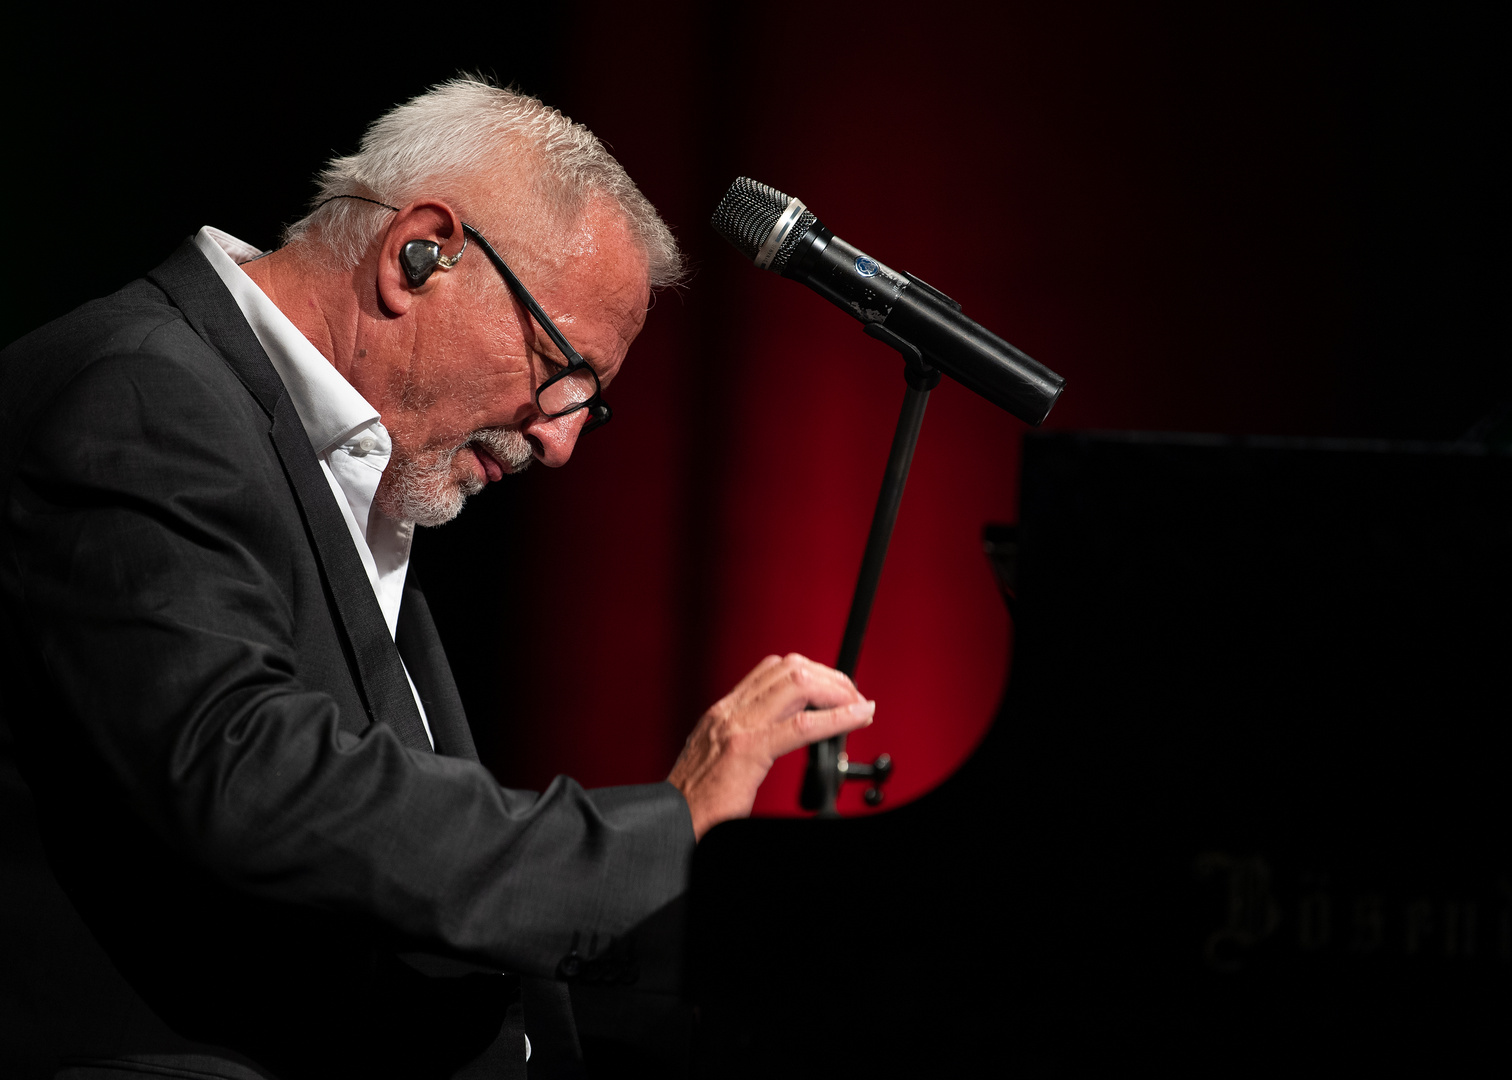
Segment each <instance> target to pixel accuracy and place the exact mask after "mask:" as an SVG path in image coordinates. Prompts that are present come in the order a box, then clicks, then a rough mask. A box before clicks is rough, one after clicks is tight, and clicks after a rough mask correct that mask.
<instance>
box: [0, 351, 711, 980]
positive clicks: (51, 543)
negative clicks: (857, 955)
mask: <svg viewBox="0 0 1512 1080" xmlns="http://www.w3.org/2000/svg"><path fill="white" fill-rule="evenodd" d="M226 390H227V388H226V385H225V383H224V382H222V381H219V378H218V376H217V375H216V374H215V373H214V372H210V373H207V372H206V370H205V369H204V365H198V366H197V365H193V364H187V363H184V362H182V361H180V360H175V359H173V358H172V356H170V355H158V354H153V353H151V352H150V351H138V352H136V353H133V354H131V355H126V356H113V357H108V358H105V359H103V360H101V361H99V362H96V363H94V364H92V365H91V366H89V367H88V368H86V369H85V370H84V371H83V372H82V373H81V374H80V375H78V376H77V377H76V378H74V379H73V380H72V381H71V382H70V383H69V384H68V385H67V386H66V387H65V388H64V390H63V391H62V393H61V394H60V395H58V396H57V398H56V399H55V400H54V401H53V402H52V403H51V404H50V405H49V406H48V407H47V408H46V409H45V410H43V411H42V412H41V414H40V416H39V419H38V420H37V422H36V424H35V427H34V428H33V429H32V431H31V432H30V433H29V434H28V435H27V436H26V437H25V439H24V451H23V453H22V455H21V457H20V459H19V461H18V463H17V467H16V470H15V472H14V475H13V476H12V478H11V482H10V485H9V488H8V490H7V491H6V492H5V504H4V519H3V522H0V529H3V537H0V542H3V551H0V593H3V599H4V604H5V607H6V613H7V615H8V617H9V618H10V620H11V623H12V631H13V633H14V634H15V635H16V640H17V641H18V642H20V643H21V648H22V654H21V656H20V665H21V666H22V667H24V668H25V669H26V670H25V672H24V674H23V675H21V676H19V677H24V678H26V679H28V680H30V681H31V682H32V683H33V684H34V685H35V686H36V687H38V688H39V690H38V693H36V694H34V695H33V700H35V701H45V702H47V703H48V706H49V707H48V708H47V709H46V710H45V715H43V714H38V715H33V716H30V717H17V718H16V720H17V723H18V724H21V725H28V724H29V725H59V726H61V728H62V729H63V731H64V732H65V733H66V736H67V741H68V742H69V743H70V744H75V745H77V746H78V747H79V748H80V751H79V752H81V753H83V754H86V755H89V756H90V757H91V758H92V759H93V760H94V762H95V763H96V764H97V765H98V766H99V771H100V773H101V774H102V775H103V776H104V777H105V778H106V782H107V784H108V786H109V789H110V790H108V791H102V792H99V793H97V795H98V797H99V799H100V802H101V806H102V807H117V806H118V807H120V808H122V812H124V813H128V814H131V815H135V816H137V817H138V818H140V820H141V822H142V823H143V824H144V825H145V827H146V828H147V829H149V830H150V832H151V833H152V834H153V835H154V836H156V837H157V838H158V840H159V841H160V842H161V843H162V844H164V845H166V846H167V847H168V848H169V849H171V850H172V851H173V852H174V853H175V854H176V856H177V857H178V858H181V859H183V860H186V861H187V862H188V863H190V864H192V865H194V866H196V867H199V868H201V869H203V870H204V871H206V872H208V873H209V874H211V875H213V876H214V878H216V879H217V880H219V881H221V882H223V883H224V884H225V885H227V886H229V887H230V888H232V889H233V890H236V891H239V892H242V893H245V894H249V895H252V896H256V897H260V898H263V899H266V900H273V901H276V902H281V903H286V904H289V905H296V906H303V907H308V908H313V909H319V910H321V911H324V912H332V913H337V914H343V915H357V916H360V917H361V918H363V919H364V920H370V921H372V922H373V923H375V924H376V925H377V926H379V927H380V928H382V929H383V930H384V931H386V932H388V933H390V934H392V935H394V936H395V938H396V939H399V940H403V941H405V942H407V943H411V944H418V945H420V946H422V947H426V948H431V949H436V950H440V951H444V952H447V953H451V954H454V955H458V956H462V957H467V958H470V959H474V960H477V961H480V962H484V963H487V964H490V965H497V966H500V967H503V968H505V969H508V970H512V971H517V972H521V973H525V974H533V975H551V974H554V973H557V971H558V969H559V966H560V965H561V964H562V961H563V958H564V956H567V955H568V954H569V952H570V951H571V950H572V948H573V944H574V942H577V941H581V942H583V943H585V944H586V943H587V942H588V941H590V940H592V939H595V938H596V939H599V940H603V941H607V940H610V939H614V938H616V937H621V936H623V935H625V934H626V933H628V932H630V931H631V930H632V928H633V927H635V926H636V925H638V924H641V923H644V922H645V921H646V920H648V919H649V918H650V917H651V916H652V915H653V914H654V913H656V912H658V911H661V910H664V909H666V908H667V907H668V905H669V904H671V903H672V902H673V901H674V900H675V899H676V897H677V896H678V894H679V893H680V892H681V891H682V889H683V888H684V886H685V881H686V872H687V864H688V860H689V859H690V858H691V853H692V847H693V834H692V826H691V822H690V820H689V815H688V810H687V806H686V803H685V802H684V801H683V800H682V797H681V795H680V794H679V793H678V792H677V791H676V790H675V789H673V788H672V787H671V786H670V785H667V784H654V785H646V786H644V787H636V788H629V789H611V790H607V791H603V792H595V793H589V792H585V791H584V790H583V789H582V788H581V787H579V786H578V785H577V784H575V783H574V782H572V781H570V780H568V779H566V778H561V777H559V778H558V779H557V780H556V781H555V782H554V783H553V784H552V785H551V786H550V787H549V788H548V789H547V790H546V791H545V792H544V793H542V794H540V795H535V794H532V793H524V792H512V791H509V790H506V789H503V788H501V787H500V786H499V785H498V784H497V783H496V782H495V781H494V780H493V778H492V776H491V775H490V774H489V773H488V772H487V770H486V769H484V768H483V767H482V766H481V765H478V764H476V763H472V762H467V761H463V760H459V759H455V758H446V757H441V756H438V755H435V754H430V753H424V752H419V751H415V750H411V749H407V748H405V747H404V746H403V745H401V744H400V742H399V741H398V739H397V738H396V737H395V736H394V734H393V732H392V731H391V730H390V729H389V728H388V727H387V726H386V725H384V724H381V723H379V724H373V725H371V726H369V727H367V728H366V729H365V730H362V731H361V734H353V733H352V731H351V730H343V725H342V723H341V720H342V717H341V715H340V708H339V706H338V705H337V703H336V701H335V700H334V699H333V698H332V697H331V696H330V695H329V694H327V693H324V692H321V691H319V690H317V689H314V688H311V687H308V686H304V685H302V684H301V682H300V679H299V677H298V674H297V673H298V671H299V670H300V664H299V663H298V655H297V652H296V649H297V646H298V643H297V642H296V640H295V636H296V635H295V619H294V612H293V605H294V604H297V603H308V602H312V600H311V598H310V597H307V596H306V597H300V596H291V595H289V592H288V590H289V587H290V586H289V581H288V575H287V572H286V569H287V560H288V558H289V557H290V556H289V553H288V551H287V550H286V548H287V546H288V543H289V540H288V538H289V536H290V535H291V527H290V524H289V522H288V520H287V515H288V514H289V513H291V512H297V510H296V509H295V506H296V504H295V503H294V502H293V500H292V497H291V495H290V492H289V490H288V487H287V482H286V480H285V478H284V476H283V475H282V473H281V472H280V471H279V469H278V467H277V458H276V457H275V456H274V455H273V454H272V452H271V450H270V445H269V439H268V431H267V427H266V423H265V422H264V424H263V426H262V427H261V428H259V427H257V425H255V424H249V423H248V413H249V411H250V410H251V409H253V408H255V406H253V405H250V399H245V400H243V401H241V402H238V401H235V400H229V401H228V395H227V392H226ZM230 396H231V397H232V398H234V397H235V395H230ZM258 415H259V416H262V415H263V414H260V413H259V414H258ZM263 419H264V421H265V416H263ZM276 515H283V516H282V517H276ZM292 531H293V532H298V529H297V528H295V529H293V530H292ZM346 586H347V587H361V588H366V587H367V583H366V581H365V580H364V581H362V582H360V584H359V583H346ZM331 587H332V588H340V587H343V584H342V583H332V585H331ZM315 602H319V601H315ZM346 726H347V727H348V728H349V729H350V728H351V727H352V725H350V724H348V725H346ZM653 921H654V920H653ZM640 960H641V966H642V967H643V968H645V967H646V966H647V962H648V961H651V962H652V963H651V964H650V967H651V968H653V969H654V967H655V964H654V958H652V957H649V956H642V957H641V958H640ZM569 966H570V965H569ZM653 981H658V980H653Z"/></svg>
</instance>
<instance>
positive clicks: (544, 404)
mask: <svg viewBox="0 0 1512 1080" xmlns="http://www.w3.org/2000/svg"><path fill="white" fill-rule="evenodd" d="M462 231H463V232H464V233H466V234H467V235H468V236H470V237H471V238H472V239H473V241H474V242H476V243H477V245H478V246H479V247H480V248H482V249H483V254H485V255H487V256H488V261H489V262H491V263H493V264H494V269H496V270H498V272H499V275H500V276H501V277H503V279H504V284H506V285H508V286H509V291H510V292H512V293H514V295H515V298H516V299H517V300H519V301H520V303H522V304H524V305H525V310H526V311H528V312H530V314H531V316H532V317H533V318H534V319H535V321H536V323H537V325H539V326H540V328H541V329H542V330H544V331H546V336H547V337H549V338H551V340H552V341H553V342H555V343H556V347H557V348H558V349H560V350H561V353H562V355H563V356H564V357H566V359H567V364H566V366H565V367H563V368H562V370H561V371H558V372H557V373H556V374H555V375H552V376H551V377H550V378H548V379H546V381H545V382H543V383H541V385H540V386H538V387H536V391H535V403H536V408H538V409H540V410H541V415H542V416H544V417H546V419H548V420H555V419H557V418H558V417H561V416H570V415H571V414H572V413H575V412H577V411H578V410H579V409H587V410H588V420H587V422H586V423H584V424H583V430H582V431H581V432H579V434H582V435H586V434H587V433H588V432H590V431H592V430H593V429H594V428H599V427H603V426H604V425H605V424H607V423H608V422H609V421H610V420H611V419H613V418H614V410H613V409H611V408H609V403H608V402H606V401H605V400H604V398H603V395H602V394H601V393H600V391H599V381H598V372H596V371H594V370H593V368H591V367H589V366H588V361H586V360H584V359H583V358H582V356H581V355H580V354H579V353H578V351H577V350H576V349H574V348H573V347H572V346H571V345H570V344H568V342H567V339H566V337H564V336H563V335H562V332H561V331H560V330H558V329H557V325H556V323H554V322H552V321H551V316H549V315H547V314H546V312H545V311H544V310H542V308H541V305H540V304H538V303H536V298H535V297H533V296H531V295H530V290H529V289H527V288H525V286H524V285H522V284H520V279H519V278H517V277H515V273H514V271H513V270H511V269H510V268H509V264H508V263H506V262H505V261H504V259H503V257H502V256H500V255H499V253H498V252H497V251H495V250H494V249H493V245H491V244H490V243H489V242H488V241H487V240H485V239H484V238H483V234H482V233H480V232H479V231H478V230H477V229H475V228H473V227H472V226H471V225H469V224H467V223H466V222H463V223H462ZM458 254H461V253H460V252H458Z"/></svg>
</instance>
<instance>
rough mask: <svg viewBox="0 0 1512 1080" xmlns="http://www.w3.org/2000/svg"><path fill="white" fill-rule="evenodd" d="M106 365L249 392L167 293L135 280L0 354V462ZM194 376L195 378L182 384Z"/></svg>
mask: <svg viewBox="0 0 1512 1080" xmlns="http://www.w3.org/2000/svg"><path fill="white" fill-rule="evenodd" d="M105 361H108V362H109V364H108V366H110V367H112V368H114V367H118V366H119V367H124V368H127V369H132V370H134V371H135V372H137V373H140V372H141V371H143V370H144V369H154V368H156V369H159V370H160V371H161V378H162V379H164V380H165V381H168V382H178V383H180V384H182V383H183V382H186V381H187V382H193V383H198V384H200V385H202V386H203V385H205V384H206V383H207V382H208V384H210V386H213V387H215V388H216V389H217V390H220V391H223V392H229V393H230V394H232V395H234V396H238V397H239V396H243V394H244V391H243V390H242V389H241V387H240V384H239V383H238V380H237V379H236V377H235V375H234V373H233V372H232V371H231V369H230V367H229V366H228V365H227V363H226V362H225V359H224V358H223V357H221V356H220V354H219V353H218V352H217V351H216V350H215V349H214V348H212V347H211V346H210V345H209V344H207V343H206V342H205V340H204V339H203V338H201V337H200V335H199V334H198V333H196V332H195V330H194V328H193V327H192V326H191V325H190V324H189V322H188V320H187V319H186V318H185V316H184V313H183V312H182V311H181V310H180V309H179V308H178V307H177V306H175V305H174V303H173V302H172V300H170V299H169V297H168V296H167V294H166V293H164V292H163V290H162V289H160V288H158V287H157V286H156V285H154V284H153V283H151V282H149V281H146V280H141V281H135V282H132V283H131V284H130V285H127V286H126V287H125V288H123V289H121V290H120V291H119V292H116V293H114V294H112V295H110V296H106V297H102V298H101V299H98V300H93V301H90V302H89V303H87V304H84V305H83V306H82V307H79V308H76V309H74V310H73V311H71V312H69V313H68V314H67V315H64V316H62V317H61V318H58V319H55V320H53V321H52V322H50V323H47V324H46V325H44V326H41V327H39V328H38V329H36V330H34V331H32V332H31V333H29V334H27V335H25V336H24V337H22V338H20V339H18V340H17V341H15V342H13V343H12V344H10V345H9V346H7V347H6V348H5V349H4V350H3V351H0V460H6V461H9V460H13V457H14V454H15V452H16V450H17V449H18V445H19V444H20V443H22V442H24V441H25V440H26V439H27V438H28V437H29V434H30V432H31V431H32V429H33V428H34V426H35V424H36V422H37V419H38V417H39V416H41V415H42V414H43V413H44V412H46V411H47V410H48V408H49V407H50V406H51V405H52V404H53V403H54V402H55V401H56V400H57V399H58V397H59V396H60V395H61V394H63V393H64V392H65V390H66V389H67V388H68V387H69V386H70V385H71V384H77V383H78V382H79V381H80V378H81V376H84V375H85V374H86V373H87V372H88V373H90V374H91V375H98V374H100V372H98V371H92V370H91V369H96V368H98V367H99V366H100V365H101V364H102V362H105ZM191 371H192V372H193V377H192V378H191V379H188V380H185V379H184V376H185V375H187V374H189V373H190V372H191ZM91 381H94V380H91ZM104 381H105V382H108V381H109V380H108V379H106V380H104Z"/></svg>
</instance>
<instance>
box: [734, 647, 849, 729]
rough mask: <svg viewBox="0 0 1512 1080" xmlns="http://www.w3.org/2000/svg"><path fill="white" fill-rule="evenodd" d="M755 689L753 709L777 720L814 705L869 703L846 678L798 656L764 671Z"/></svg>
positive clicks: (825, 706)
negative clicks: (865, 701) (793, 711)
mask: <svg viewBox="0 0 1512 1080" xmlns="http://www.w3.org/2000/svg"><path fill="white" fill-rule="evenodd" d="M751 689H752V691H753V693H752V694H751V697H750V698H749V699H748V700H749V701H750V703H751V705H752V706H753V707H754V708H757V709H760V710H761V711H763V712H767V713H769V714H770V715H772V716H773V718H775V717H778V716H784V715H786V714H787V713H788V712H790V711H791V710H793V709H801V708H804V707H806V706H810V705H812V706H816V707H818V708H821V709H823V708H830V707H833V706H836V705H848V704H851V703H853V702H859V701H864V700H866V699H865V698H863V697H862V696H861V692H860V691H859V690H857V689H856V685H855V683H853V682H851V681H850V679H849V678H848V677H847V676H846V675H845V674H843V673H842V672H839V671H836V670H835V669H834V668H831V667H825V666H824V665H823V664H816V663H815V662H814V661H812V660H809V659H807V658H806V657H802V656H799V655H798V654H797V653H792V654H790V655H788V656H785V657H783V658H782V663H780V664H776V665H773V666H772V667H771V668H768V669H767V670H765V671H763V672H762V673H761V676H760V678H758V679H757V681H756V683H755V685H753V686H752V688H751Z"/></svg>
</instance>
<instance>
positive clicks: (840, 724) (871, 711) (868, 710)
mask: <svg viewBox="0 0 1512 1080" xmlns="http://www.w3.org/2000/svg"><path fill="white" fill-rule="evenodd" d="M876 712H877V703H876V702H875V701H855V702H851V703H850V704H848V705H839V706H836V707H835V708H833V709H806V710H803V711H800V712H799V713H797V714H796V715H795V716H794V717H793V718H792V719H791V720H789V721H788V722H787V723H786V724H784V725H782V727H781V729H780V731H781V737H780V739H779V741H778V743H777V745H776V746H775V747H774V753H773V754H772V756H773V757H781V756H782V755H783V754H786V753H787V752H788V751H790V750H797V749H798V748H799V747H801V746H807V745H808V744H809V743H813V742H818V741H819V740H820V739H829V738H832V737H834V736H836V735H844V734H846V733H847V732H851V731H855V730H857V729H858V728H864V727H866V726H867V725H869V724H870V723H871V722H872V717H873V716H874V715H875V714H876Z"/></svg>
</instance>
